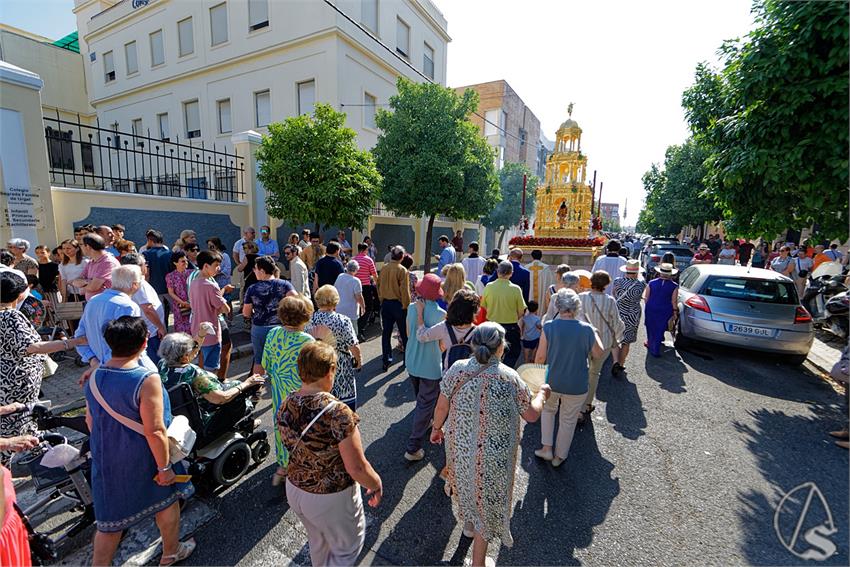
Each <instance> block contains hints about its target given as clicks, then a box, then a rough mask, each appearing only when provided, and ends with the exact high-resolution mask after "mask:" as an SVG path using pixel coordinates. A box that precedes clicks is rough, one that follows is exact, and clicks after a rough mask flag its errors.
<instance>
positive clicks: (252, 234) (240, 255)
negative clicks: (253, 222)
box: [233, 226, 257, 264]
mask: <svg viewBox="0 0 850 567" xmlns="http://www.w3.org/2000/svg"><path fill="white" fill-rule="evenodd" d="M256 237H257V231H256V230H254V227H253V226H246V227H245V228H243V229H242V238H240V239H239V240H237V241H236V243H235V244H234V245H233V261H234V262H236V263H237V264H239V263H241V262H242V261H243V260H244V259H245V249H244V248H243V247H242V245H243V244H245V243H246V242H254V239H255V238H256Z"/></svg>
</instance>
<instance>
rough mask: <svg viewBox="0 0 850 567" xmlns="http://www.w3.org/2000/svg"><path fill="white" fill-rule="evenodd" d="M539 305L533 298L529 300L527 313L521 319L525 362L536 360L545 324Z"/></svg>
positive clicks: (520, 325)
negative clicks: (541, 319)
mask: <svg viewBox="0 0 850 567" xmlns="http://www.w3.org/2000/svg"><path fill="white" fill-rule="evenodd" d="M538 307H539V305H538V303H537V302H536V301H534V300H533V299H532V300H531V301H529V302H528V308H527V309H526V310H525V315H523V316H522V319H520V320H519V331H520V333H522V355H523V363H530V362H534V356H535V355H536V354H537V345H539V344H540V330H541V329H542V328H543V324H542V323H541V322H540V317H539V316H538V315H537V309H538Z"/></svg>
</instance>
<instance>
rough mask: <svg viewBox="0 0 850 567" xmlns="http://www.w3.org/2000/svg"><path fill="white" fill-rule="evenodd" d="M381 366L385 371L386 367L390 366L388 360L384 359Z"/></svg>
mask: <svg viewBox="0 0 850 567" xmlns="http://www.w3.org/2000/svg"><path fill="white" fill-rule="evenodd" d="M381 367H382V368H383V369H384V372H386V371H387V369H388V368H389V367H390V361H387V360H385V361H384V363H383V364H382V365H381Z"/></svg>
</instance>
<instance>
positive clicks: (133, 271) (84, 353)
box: [74, 266, 158, 372]
mask: <svg viewBox="0 0 850 567" xmlns="http://www.w3.org/2000/svg"><path fill="white" fill-rule="evenodd" d="M141 283H142V270H141V268H139V266H119V267H117V268H115V269H114V270H112V288H110V289H105V290H103V291H102V292H100V293H99V294H97V295H95V296H94V297H92V298H91V299H90V300H89V301H88V303H86V307H85V309H84V310H83V317H82V319H80V326H79V327H77V332H76V333H74V338H79V337H86V339H88V344H87V345H80V346H78V347H77V352H78V353H80V356H81V357H82V358H83V362H87V363H88V364H89V366H91V367H92V368H97V367H98V366H100V365H101V364H104V363H105V362H108V361H109V359H110V358H112V349H111V348H109V345H108V344H106V340H105V339H104V338H103V330H104V329H105V328H106V325H107V324H108V323H109V322H110V321H114V320H115V319H118V318H119V317H122V316H124V315H132V316H133V317H141V314H142V312H141V310H140V309H139V306H138V305H136V304H135V303H134V302H133V300H132V299H130V296H131V295H133V294H134V293H136V292H137V291H138V290H139V286H140V285H141ZM139 364H141V365H142V366H144V367H145V368H148V369H149V370H151V371H152V372H158V370H157V367H156V365H155V364H154V363H153V361H152V360H151V359H150V358H149V357H148V355H147V353H146V352H142V355H141V356H140V357H139Z"/></svg>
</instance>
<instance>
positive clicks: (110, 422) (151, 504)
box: [85, 315, 195, 565]
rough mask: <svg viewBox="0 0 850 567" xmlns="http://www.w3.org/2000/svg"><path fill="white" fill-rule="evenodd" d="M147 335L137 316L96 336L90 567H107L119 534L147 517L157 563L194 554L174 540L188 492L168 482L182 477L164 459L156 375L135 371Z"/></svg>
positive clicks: (165, 413)
mask: <svg viewBox="0 0 850 567" xmlns="http://www.w3.org/2000/svg"><path fill="white" fill-rule="evenodd" d="M147 337H148V331H147V325H146V324H145V322H144V320H143V319H141V318H139V317H131V316H129V315H126V316H123V317H119V318H118V319H116V320H115V321H111V322H110V323H109V324H108V325H107V326H106V329H105V330H104V338H105V339H106V342H107V344H108V345H109V347H110V348H111V349H112V358H111V359H110V360H109V361H108V362H106V363H105V364H104V365H103V366H101V367H100V368H98V369H97V370H96V371H95V372H94V373H93V374H92V376H91V378H90V379H89V381H88V382H87V383H86V387H85V394H86V423H88V426H89V430H90V432H91V435H90V437H89V443H90V446H91V456H92V469H91V483H92V495H93V497H94V515H95V519H96V521H97V533H96V534H95V537H94V556H93V558H92V563H93V564H94V565H111V563H112V557H113V555H114V554H115V550H116V549H117V548H118V544H119V543H120V541H121V535H122V533H123V531H124V530H126V529H127V528H129V527H131V526H133V525H135V524H137V523H139V522H141V521H142V520H145V519H146V518H149V517H150V516H153V515H155V517H156V524H157V526H158V527H159V531H160V535H161V536H162V558H161V560H160V565H171V564H173V563H177V562H178V561H182V560H183V559H186V558H187V557H188V556H189V555H191V553H192V551H194V549H195V542H194V540H191V539H190V540H188V541H186V542H181V541H180V540H179V534H180V504H179V500H180V499H186V498H189V497H190V496H191V495H192V493H193V492H194V488H193V487H192V484H191V483H188V482H185V483H178V482H175V476H176V475H180V474H184V473H185V471H184V470H183V467H182V464H180V463H177V464H174V465H172V464H171V460H170V456H169V449H168V437H167V435H166V428H167V427H168V424H169V423H170V422H171V405H170V403H169V400H168V395H167V394H166V393H165V389H164V387H163V385H162V380H161V379H160V377H159V374H157V373H156V372H151V371H150V370H148V369H146V368H144V367H143V366H139V355H140V354H141V353H143V352H145V348H146V346H147ZM116 415H117V416H118V417H117V418H116V417H113V416H116ZM119 419H121V421H119ZM130 422H135V423H130Z"/></svg>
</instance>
